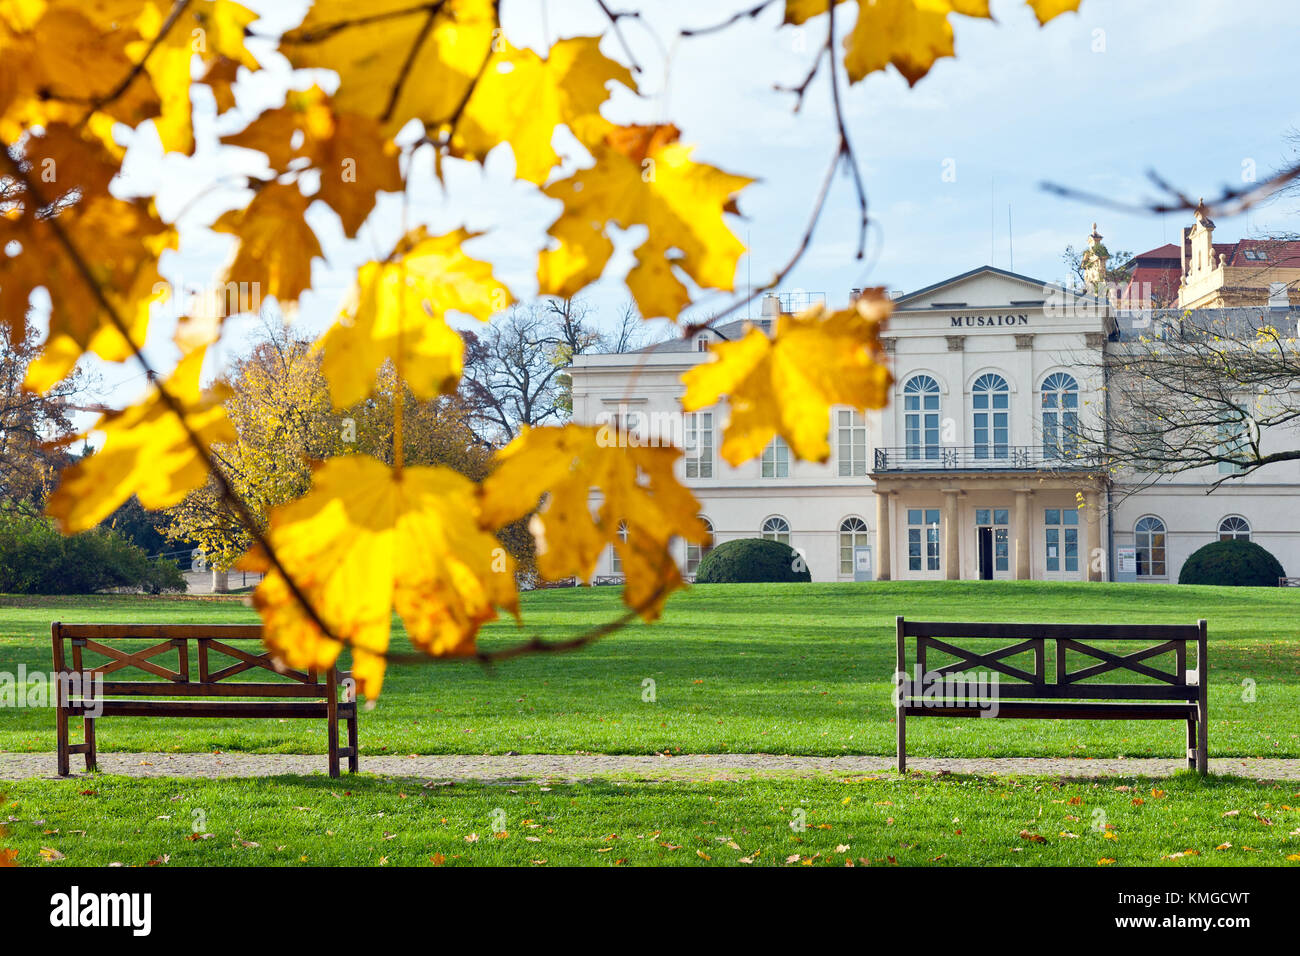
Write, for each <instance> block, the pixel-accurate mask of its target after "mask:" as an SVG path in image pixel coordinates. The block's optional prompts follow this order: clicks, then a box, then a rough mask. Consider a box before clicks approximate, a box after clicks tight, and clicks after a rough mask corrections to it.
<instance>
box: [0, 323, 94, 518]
mask: <svg viewBox="0 0 1300 956" xmlns="http://www.w3.org/2000/svg"><path fill="white" fill-rule="evenodd" d="M0 319H3V317H2V316H0ZM40 350H41V345H40V342H39V341H38V340H37V335H36V332H35V330H33V329H32V328H30V327H28V328H27V330H26V333H25V336H24V337H23V338H22V339H21V340H15V339H14V330H13V327H12V326H11V325H10V323H8V322H4V321H0V500H3V501H8V502H15V501H31V502H35V503H38V504H39V503H41V502H43V501H44V500H45V496H46V493H47V492H48V491H49V490H50V489H51V488H52V487H53V485H54V484H55V483H56V482H55V478H56V477H57V473H58V471H59V470H60V469H61V468H62V467H63V465H65V464H67V463H68V461H69V460H70V458H71V456H70V455H69V452H68V450H67V446H68V444H69V443H70V442H71V441H72V440H73V439H74V438H75V437H76V435H75V430H74V429H73V427H72V414H73V412H74V411H75V409H74V407H73V406H74V405H76V404H77V402H78V401H79V400H84V399H85V396H86V394H87V392H88V391H89V389H90V387H91V385H92V381H91V380H90V379H89V378H88V377H87V376H86V375H85V374H84V373H82V372H81V371H74V372H73V373H72V374H71V375H69V376H68V377H67V378H65V379H64V380H63V381H61V382H59V383H58V384H57V385H55V386H54V387H53V388H51V389H50V390H49V391H47V392H46V393H44V394H40V393H37V392H31V391H28V390H27V389H25V388H23V379H24V377H25V376H26V374H27V368H28V366H29V365H30V364H31V363H32V361H33V360H34V359H35V358H36V357H37V356H39V354H40Z"/></svg>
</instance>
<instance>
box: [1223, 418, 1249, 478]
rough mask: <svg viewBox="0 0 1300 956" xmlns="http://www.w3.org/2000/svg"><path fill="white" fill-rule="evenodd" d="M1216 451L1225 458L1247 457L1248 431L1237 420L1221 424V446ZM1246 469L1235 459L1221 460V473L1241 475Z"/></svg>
mask: <svg viewBox="0 0 1300 956" xmlns="http://www.w3.org/2000/svg"><path fill="white" fill-rule="evenodd" d="M1215 451H1216V453H1217V454H1219V455H1222V456H1224V457H1225V458H1236V459H1242V458H1245V457H1247V451H1246V431H1245V429H1244V428H1242V427H1241V425H1240V424H1239V423H1237V422H1223V423H1221V424H1220V425H1219V447H1218V448H1217V449H1215ZM1245 470H1246V469H1245V468H1243V467H1242V466H1241V465H1239V464H1237V463H1236V462H1235V461H1221V462H1219V474H1221V475H1239V474H1241V473H1242V472H1243V471H1245Z"/></svg>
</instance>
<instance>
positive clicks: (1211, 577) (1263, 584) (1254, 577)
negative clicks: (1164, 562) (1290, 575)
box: [1178, 540, 1286, 588]
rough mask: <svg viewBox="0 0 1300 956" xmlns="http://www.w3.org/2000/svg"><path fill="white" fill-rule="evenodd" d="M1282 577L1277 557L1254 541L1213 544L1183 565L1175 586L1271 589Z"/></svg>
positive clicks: (1196, 552) (1198, 551)
mask: <svg viewBox="0 0 1300 956" xmlns="http://www.w3.org/2000/svg"><path fill="white" fill-rule="evenodd" d="M1285 575H1286V572H1285V571H1283V570H1282V565H1281V564H1280V563H1278V560H1277V558H1275V557H1273V555H1271V554H1269V553H1268V551H1266V550H1265V549H1264V548H1261V547H1260V546H1259V545H1257V544H1256V543H1255V542H1254V541H1239V540H1238V541H1214V542H1212V543H1210V544H1207V545H1206V546H1205V547H1203V548H1198V549H1197V550H1196V551H1194V552H1192V556H1191V557H1190V558H1188V559H1187V560H1186V561H1185V562H1183V569H1182V570H1181V571H1180V572H1178V583H1179V584H1226V585H1228V586H1230V587H1255V588H1275V587H1277V579H1278V578H1280V577H1284V576H1285Z"/></svg>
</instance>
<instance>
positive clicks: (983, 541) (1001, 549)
mask: <svg viewBox="0 0 1300 956" xmlns="http://www.w3.org/2000/svg"><path fill="white" fill-rule="evenodd" d="M1009 516H1010V512H1009V510H1008V509H1006V508H976V509H975V556H976V569H977V570H978V572H979V578H980V580H982V581H1006V580H1010V578H1011V528H1010V521H1009V520H1008V519H1009Z"/></svg>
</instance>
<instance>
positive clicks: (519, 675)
mask: <svg viewBox="0 0 1300 956" xmlns="http://www.w3.org/2000/svg"><path fill="white" fill-rule="evenodd" d="M523 609H524V618H525V621H526V622H527V628H528V631H527V633H536V634H540V635H541V636H543V637H546V638H552V639H554V638H559V637H563V636H566V635H571V634H574V633H576V632H577V631H579V630H581V629H583V628H585V627H587V626H590V625H592V624H595V623H597V622H600V621H604V620H607V619H608V618H610V617H612V616H614V615H615V614H617V612H618V610H619V605H618V591H617V589H614V588H596V589H586V588H584V589H578V590H555V591H545V592H538V593H534V594H528V595H525V596H524V599H523ZM1298 612H1300V590H1293V589H1232V588H1206V587H1177V586H1156V585H1087V584H1048V583H1038V582H1007V583H998V582H952V583H934V584H931V583H893V584H884V583H878V584H860V585H855V584H812V585H734V586H723V585H713V586H699V587H695V588H692V589H691V590H689V591H687V592H685V593H683V594H680V595H677V596H675V597H674V598H673V599H672V600H671V601H670V602H669V605H668V610H667V612H666V613H665V615H664V618H663V620H662V621H661V622H659V623H658V624H655V625H652V626H644V625H637V626H635V627H632V628H629V629H628V630H626V631H624V632H622V633H620V634H618V635H616V636H614V637H611V638H609V639H607V640H606V641H604V642H602V643H600V644H598V645H596V646H595V647H592V648H588V649H586V650H583V651H581V652H578V653H576V654H572V655H547V656H541V657H532V658H524V659H520V660H515V661H511V662H508V663H505V664H503V665H501V666H499V667H498V668H497V669H496V671H495V673H489V672H485V671H484V670H483V669H481V668H480V667H478V666H477V665H476V664H472V663H452V664H446V663H443V664H430V665H427V666H414V667H402V668H394V669H392V670H390V672H389V676H388V680H387V683H386V685H385V690H384V694H383V697H382V698H381V699H380V700H379V701H378V705H377V707H376V708H375V709H374V710H372V711H368V712H365V713H363V714H362V717H361V744H362V751H363V755H364V754H367V753H368V754H379V753H503V752H506V751H509V750H517V751H520V752H524V753H529V752H532V753H571V752H577V751H591V752H605V753H650V752H654V751H663V750H665V749H668V750H673V751H681V752H690V753H708V752H728V751H730V752H780V753H790V754H822V755H834V754H851V753H865V754H887V753H891V752H892V751H893V746H894V727H893V723H892V719H893V710H892V707H891V703H890V683H889V680H890V675H891V673H892V671H893V666H894V637H893V629H894V625H893V619H894V615H896V614H899V613H902V614H905V615H907V616H908V617H913V618H937V619H957V620H962V619H966V620H1021V621H1096V622H1150V623H1156V622H1176V623H1188V622H1192V621H1194V620H1195V619H1196V618H1198V617H1205V618H1208V619H1209V622H1210V661H1211V668H1210V687H1211V690H1210V708H1211V718H1212V720H1211V726H1210V752H1211V755H1212V756H1273V757H1278V756H1286V757H1296V756H1300V637H1298V634H1297V632H1298V631H1300V623H1298V621H1300V613H1298ZM55 619H59V620H63V621H153V622H162V621H174V622H186V621H190V622H194V621H228V622H237V621H252V620H255V616H254V614H253V612H252V611H251V610H249V609H248V608H246V607H244V606H243V605H242V603H240V602H239V601H238V600H237V599H215V600H198V599H167V598H143V597H107V596H106V597H94V598H75V599H74V598H66V599H65V598H49V599H35V598H14V599H0V671H13V670H14V669H15V668H16V667H17V665H18V664H19V663H24V664H26V666H27V668H28V669H29V670H33V669H37V670H43V671H47V670H48V669H49V666H50V645H49V624H50V621H52V620H55ZM519 636H520V635H519V633H518V632H517V631H516V629H515V627H514V625H513V623H498V624H496V625H493V626H492V627H490V628H488V629H487V632H486V636H485V638H484V642H485V643H486V644H487V645H489V646H490V645H492V644H495V643H499V642H503V641H507V640H512V639H517V638H518V637H519ZM397 644H398V645H399V646H401V647H403V648H404V647H405V646H406V642H405V640H404V639H403V638H400V637H399V639H398V641H397ZM1050 666H1051V664H1050V662H1049V668H1050ZM1072 666H1073V665H1072ZM1247 679H1249V680H1250V681H1254V682H1255V686H1254V691H1255V699H1254V701H1251V702H1248V701H1247V700H1245V699H1244V697H1245V696H1247V695H1245V694H1243V681H1245V680H1247ZM647 681H653V682H654V691H655V694H654V698H655V699H654V701H653V702H647V701H645V700H643V696H645V695H644V690H643V688H644V687H645V686H646V682H647ZM0 714H2V717H0V750H11V751H48V750H52V749H53V748H54V735H53V724H54V721H53V716H52V714H51V713H50V711H49V710H43V709H27V708H17V709H5V710H4V711H0ZM908 735H909V750H910V752H911V753H912V754H913V755H917V756H921V755H924V756H943V755H964V756H980V755H988V756H1006V755H1026V756H1035V755H1037V756H1081V757H1085V756H1095V757H1102V756H1118V755H1127V756H1144V755H1155V756H1169V757H1172V756H1180V755H1181V752H1182V748H1183V728H1182V726H1181V725H1179V724H1176V723H1173V722H1170V723H1165V722H1158V723H1157V722H1145V723H1129V722H1111V723H1097V722H1094V723H1087V722H1074V721H1071V722H1054V721H972V720H943V719H936V718H927V719H926V720H922V721H915V722H913V723H912V724H911V725H909V728H908ZM99 746H100V749H101V750H127V751H130V750H179V751H206V750H223V751H250V752H305V753H320V752H323V750H324V747H325V736H324V727H323V726H320V725H319V724H318V723H317V722H314V721H292V722H279V721H265V720H260V721H259V720H254V721H242V722H238V721H225V720H211V721H190V722H186V721H180V720H138V719H130V718H115V719H111V720H105V721H103V722H102V723H101V725H100V728H99ZM363 769H364V763H363Z"/></svg>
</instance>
